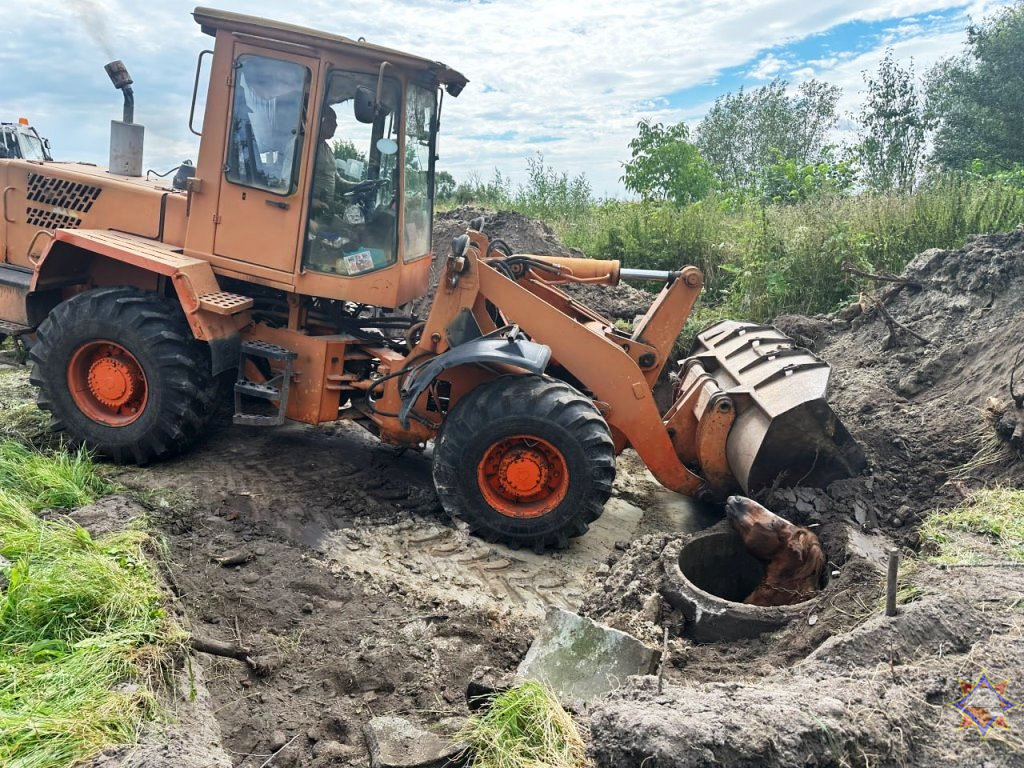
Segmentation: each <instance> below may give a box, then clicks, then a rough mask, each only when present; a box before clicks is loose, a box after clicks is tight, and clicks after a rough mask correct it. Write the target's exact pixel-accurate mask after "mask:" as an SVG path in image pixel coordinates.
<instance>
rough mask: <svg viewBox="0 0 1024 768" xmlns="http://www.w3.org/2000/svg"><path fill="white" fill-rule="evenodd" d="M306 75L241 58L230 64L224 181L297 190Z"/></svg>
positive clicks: (276, 63) (288, 66) (295, 67)
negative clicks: (232, 74) (232, 84)
mask: <svg viewBox="0 0 1024 768" xmlns="http://www.w3.org/2000/svg"><path fill="white" fill-rule="evenodd" d="M309 83H310V71H309V69H307V68H306V67H304V66H302V65H301V64H296V63H294V62H291V61H281V60H279V59H269V58H265V57H263V56H254V55H249V54H243V55H242V56H239V57H238V59H236V60H235V87H234V98H233V100H232V104H231V125H230V131H231V132H230V136H229V138H228V156H227V162H226V163H225V171H224V173H225V176H226V177H227V179H228V181H231V182H233V183H235V184H241V185H243V186H246V187H253V188H255V189H262V190H265V191H267V192H272V193H274V194H278V195H290V194H292V193H294V192H295V190H296V189H297V188H298V176H299V165H300V162H301V157H302V140H303V122H304V118H305V114H306V105H307V103H308V99H309Z"/></svg>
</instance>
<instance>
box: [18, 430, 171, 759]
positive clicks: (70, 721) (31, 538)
mask: <svg viewBox="0 0 1024 768" xmlns="http://www.w3.org/2000/svg"><path fill="white" fill-rule="evenodd" d="M108 488H109V486H108V485H107V484H106V483H105V481H104V480H103V479H102V477H101V476H100V475H99V474H98V473H97V472H96V470H95V468H94V467H93V466H92V463H91V462H90V460H89V457H88V455H86V454H85V453H84V452H79V453H72V454H68V453H63V452H55V453H53V454H50V455H41V454H37V453H34V452H32V451H31V450H29V449H28V448H26V447H25V446H24V445H22V444H20V443H16V442H13V441H6V442H0V489H2V490H0V555H2V556H3V558H4V561H3V564H2V565H0V577H2V578H0V584H5V586H3V587H0V765H3V766H10V767H11V768H62V767H63V766H70V765H72V764H74V763H76V762H77V761H80V760H85V759H88V758H89V757H90V756H93V755H95V754H96V753H98V752H99V751H100V750H102V749H103V748H104V747H105V746H108V745H113V744H125V743H133V742H134V741H135V740H136V738H137V735H138V730H139V727H140V724H141V722H142V721H143V719H144V718H145V717H147V716H148V715H150V714H152V713H153V709H154V703H153V698H152V694H150V693H149V692H148V691H149V688H148V687H147V686H146V685H141V686H139V685H135V683H137V682H145V678H146V677H148V676H150V675H152V674H153V673H154V671H155V670H157V669H158V667H159V663H160V661H161V660H162V659H163V658H164V657H165V655H166V653H167V649H168V646H169V644H170V643H173V642H175V641H176V640H177V633H176V631H175V630H174V629H173V627H172V625H171V623H170V622H169V620H168V619H167V617H166V616H165V614H164V611H163V609H162V607H161V596H160V592H159V590H158V588H157V586H156V583H155V581H154V579H153V577H152V574H151V572H150V570H149V565H148V563H147V560H146V557H145V553H144V549H145V547H146V546H147V545H148V538H147V536H146V534H144V533H142V532H139V531H127V532H123V533H118V534H113V535H110V536H106V537H103V538H102V539H98V540H94V539H93V538H92V537H91V536H90V535H89V534H88V533H87V532H86V531H85V530H84V529H82V528H80V527H79V526H77V525H75V524H74V523H73V522H71V521H70V520H68V519H66V518H63V517H53V518H48V519H45V520H44V519H40V518H39V517H37V516H36V514H35V513H34V510H42V509H49V508H69V507H72V506H77V505H80V504H86V503H89V502H90V501H92V500H93V498H94V497H95V496H97V495H99V494H101V493H103V492H105V491H106V490H108Z"/></svg>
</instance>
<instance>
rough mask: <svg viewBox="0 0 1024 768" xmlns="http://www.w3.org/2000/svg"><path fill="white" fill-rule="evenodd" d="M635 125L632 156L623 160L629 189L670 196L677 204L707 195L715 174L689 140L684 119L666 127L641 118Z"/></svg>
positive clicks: (646, 195) (652, 195)
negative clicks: (627, 159) (635, 135)
mask: <svg viewBox="0 0 1024 768" xmlns="http://www.w3.org/2000/svg"><path fill="white" fill-rule="evenodd" d="M636 127H637V130H638V131H639V133H638V134H637V137H636V138H635V139H633V140H632V141H631V142H629V150H630V152H631V153H632V155H633V157H632V160H630V161H629V162H628V163H624V164H623V168H624V170H625V175H623V177H622V181H623V183H624V184H625V185H626V189H628V190H629V191H631V192H636V193H637V194H638V195H640V196H641V197H644V198H645V199H651V198H654V199H659V200H671V201H673V202H674V203H676V204H678V205H685V204H687V203H692V202H695V201H697V200H701V199H703V198H704V197H707V195H708V193H709V192H710V191H711V189H712V187H713V186H714V175H713V174H712V173H711V168H710V167H709V166H708V164H707V162H705V160H704V158H703V157H701V155H700V151H699V150H698V149H697V147H695V146H694V145H693V144H691V143H690V132H689V130H688V129H687V127H686V125H685V124H684V123H677V124H676V125H672V126H668V127H665V126H664V125H663V124H662V123H654V124H653V125H652V124H651V122H650V120H641V121H640V122H639V123H637V126H636Z"/></svg>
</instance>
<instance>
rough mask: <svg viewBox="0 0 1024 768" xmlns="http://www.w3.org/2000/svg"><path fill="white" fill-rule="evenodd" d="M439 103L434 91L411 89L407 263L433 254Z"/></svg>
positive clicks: (407, 121)
mask: <svg viewBox="0 0 1024 768" xmlns="http://www.w3.org/2000/svg"><path fill="white" fill-rule="evenodd" d="M436 109H437V101H436V98H435V95H434V91H433V90H429V89H427V88H422V87H420V86H418V85H410V86H409V94H408V103H407V105H406V115H405V198H404V199H403V201H402V207H403V212H404V214H405V217H404V222H405V224H404V229H405V231H404V237H405V260H406V261H411V260H413V259H417V258H419V257H421V256H426V255H427V254H428V253H430V217H431V214H432V213H433V202H434V201H433V188H432V187H433V184H432V183H431V176H432V174H433V170H434V169H433V154H434V152H433V146H434V141H433V136H434V116H435V111H436Z"/></svg>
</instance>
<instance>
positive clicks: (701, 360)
mask: <svg viewBox="0 0 1024 768" xmlns="http://www.w3.org/2000/svg"><path fill="white" fill-rule="evenodd" d="M683 371H684V375H683V381H682V389H684V390H685V389H686V387H687V386H688V382H689V383H690V384H689V385H690V386H692V385H693V384H694V383H695V382H697V381H698V380H703V381H704V382H705V383H704V386H705V387H708V386H710V387H717V388H719V389H720V395H725V396H727V397H728V398H731V400H732V403H733V407H734V409H735V419H734V421H733V423H732V427H731V429H730V430H729V435H728V438H727V442H726V446H725V448H726V451H725V453H726V458H727V461H728V468H729V471H731V473H732V479H734V480H735V482H736V484H738V485H739V486H740V487H741V488H742V489H743V490H744V492H746V493H748V494H750V493H756V492H757V491H759V490H760V489H762V488H765V487H767V486H770V485H773V484H776V485H778V486H783V487H786V486H793V485H807V486H814V487H821V488H823V487H825V486H827V485H828V484H829V483H831V482H833V481H835V480H839V479H842V478H847V477H853V476H856V475H859V474H861V473H862V472H863V471H864V469H865V467H866V465H867V461H866V459H865V458H864V454H863V452H862V451H861V449H860V447H859V446H858V445H857V443H856V442H855V441H854V439H853V437H852V436H851V435H850V433H849V432H848V431H847V429H846V427H844V426H843V425H842V423H841V422H840V421H839V418H838V417H837V416H836V415H835V413H834V412H833V411H832V409H831V407H829V404H828V402H827V401H826V399H825V397H826V394H827V391H828V382H829V377H830V375H831V368H830V367H829V365H828V363H826V362H825V361H824V360H821V359H820V358H818V357H816V356H815V355H813V354H812V353H810V352H809V351H807V350H806V349H803V348H802V347H798V346H796V344H795V343H794V342H793V340H792V339H790V338H789V337H788V336H786V335H785V334H784V333H782V332H781V331H779V330H778V329H776V328H773V327H771V326H765V325H756V324H754V323H744V322H737V321H735V320H726V321H723V322H720V323H716V324H715V325H713V326H711V327H710V328H708V329H706V330H705V331H703V332H702V333H700V334H699V335H698V336H697V342H696V344H695V346H694V353H693V355H692V356H691V357H689V358H687V359H686V360H685V361H684V363H683ZM711 381H713V384H711V383H709V382H711ZM705 399H706V398H705ZM695 416H696V418H697V419H698V420H700V419H702V418H704V417H703V415H702V414H695ZM709 484H710V485H711V486H712V489H713V490H715V491H716V492H718V493H720V494H721V493H725V492H726V491H727V489H726V488H725V487H722V486H724V485H725V484H724V483H721V482H719V483H718V485H719V486H720V487H718V488H715V487H714V486H715V483H714V482H711V483H709Z"/></svg>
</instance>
